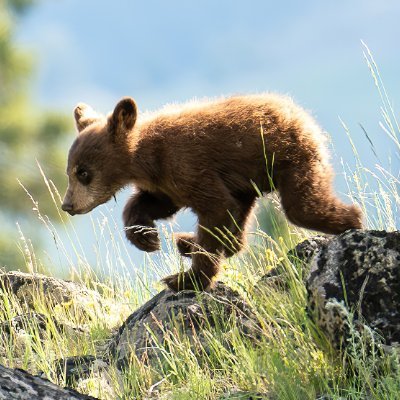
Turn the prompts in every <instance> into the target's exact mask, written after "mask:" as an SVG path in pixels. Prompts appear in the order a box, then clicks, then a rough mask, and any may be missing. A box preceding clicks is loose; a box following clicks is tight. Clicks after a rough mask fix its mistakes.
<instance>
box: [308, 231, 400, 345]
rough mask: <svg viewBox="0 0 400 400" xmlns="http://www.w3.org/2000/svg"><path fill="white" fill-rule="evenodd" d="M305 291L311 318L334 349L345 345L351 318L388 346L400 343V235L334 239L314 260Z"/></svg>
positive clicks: (378, 233)
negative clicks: (375, 334)
mask: <svg viewBox="0 0 400 400" xmlns="http://www.w3.org/2000/svg"><path fill="white" fill-rule="evenodd" d="M306 286H307V291H308V310H309V313H310V315H311V316H312V318H313V319H314V321H315V322H316V324H317V326H319V328H320V329H321V330H322V331H323V332H324V333H325V334H326V336H327V337H328V338H329V339H330V341H331V342H332V344H333V346H334V348H337V349H338V348H340V347H341V346H343V345H344V346H346V343H347V339H348V335H349V332H350V331H349V329H350V324H349V321H350V319H351V318H353V326H356V327H357V329H358V330H363V331H370V332H371V334H372V335H374V333H375V332H376V333H378V334H379V335H381V337H382V340H383V343H384V344H385V345H388V346H396V345H398V344H399V343H400V232H398V231H396V232H385V231H359V230H351V231H347V232H345V233H343V234H341V235H339V236H337V237H335V238H334V239H332V240H331V241H330V242H329V243H327V244H325V245H324V246H323V248H322V249H321V250H320V252H319V253H318V254H317V255H316V256H315V257H314V259H313V260H312V265H311V271H310V274H309V276H308V278H307V283H306ZM364 328H365V329H364Z"/></svg>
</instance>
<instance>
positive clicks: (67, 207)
mask: <svg viewBox="0 0 400 400" xmlns="http://www.w3.org/2000/svg"><path fill="white" fill-rule="evenodd" d="M61 209H62V210H63V211H66V212H70V211H72V210H73V209H74V207H73V205H72V203H63V204H62V206H61Z"/></svg>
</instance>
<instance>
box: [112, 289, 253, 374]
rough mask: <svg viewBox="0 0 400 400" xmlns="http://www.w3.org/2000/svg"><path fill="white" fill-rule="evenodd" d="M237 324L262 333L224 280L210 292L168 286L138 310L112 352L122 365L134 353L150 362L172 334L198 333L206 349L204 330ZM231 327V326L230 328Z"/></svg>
mask: <svg viewBox="0 0 400 400" xmlns="http://www.w3.org/2000/svg"><path fill="white" fill-rule="evenodd" d="M232 318H234V319H235V322H236V327H237V329H239V331H240V332H241V333H242V334H243V335H247V336H249V337H251V338H255V337H257V335H258V333H259V329H258V325H257V319H256V317H255V315H254V314H253V312H252V311H251V309H250V307H249V306H248V304H247V303H246V301H245V300H244V299H243V298H242V297H241V296H240V294H239V293H238V292H236V291H234V290H232V289H231V288H229V287H228V286H226V285H224V284H223V283H221V282H218V283H217V284H216V286H215V288H214V289H212V290H211V291H210V292H194V291H183V292H180V293H174V292H172V291H170V290H168V289H165V290H163V291H161V292H160V293H158V294H157V295H156V296H154V297H153V298H152V299H151V300H149V301H148V302H147V303H145V304H144V305H143V306H142V307H140V308H139V309H138V310H136V311H135V312H134V313H133V314H132V315H131V316H129V317H128V319H127V320H126V321H125V322H124V324H123V325H122V326H121V327H120V329H119V331H118V333H117V334H116V335H115V336H114V337H113V338H112V340H111V341H110V344H109V348H108V351H109V354H110V355H111V357H112V358H113V359H114V360H116V361H117V365H118V366H119V367H123V366H125V365H126V363H129V360H130V358H131V356H132V354H134V355H135V356H137V357H138V358H139V359H141V360H143V361H146V362H150V363H151V361H152V360H153V359H154V357H158V356H159V355H160V354H161V353H162V351H160V350H162V346H163V345H164V344H165V342H166V340H167V338H168V337H170V335H177V334H182V335H185V337H188V338H189V339H190V340H192V339H193V337H194V335H196V344H198V343H200V346H201V351H207V339H206V337H204V336H203V330H204V329H212V328H213V327H214V326H215V325H216V324H218V326H226V327H229V326H232V325H230V324H229V323H224V322H228V321H229V320H230V319H232ZM227 329H229V328H227Z"/></svg>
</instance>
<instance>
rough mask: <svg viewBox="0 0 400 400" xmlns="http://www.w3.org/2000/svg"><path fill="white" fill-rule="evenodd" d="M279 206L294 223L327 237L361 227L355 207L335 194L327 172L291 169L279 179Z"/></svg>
mask: <svg viewBox="0 0 400 400" xmlns="http://www.w3.org/2000/svg"><path fill="white" fill-rule="evenodd" d="M278 190H279V193H280V196H281V202H282V206H283V208H284V210H285V214H286V216H287V217H288V219H289V220H290V221H291V222H293V223H294V224H296V225H298V226H301V227H304V228H307V229H312V230H316V231H320V232H324V233H328V234H339V233H342V232H344V231H346V230H347V229H360V228H362V215H361V211H360V209H359V208H358V207H356V206H354V205H347V204H344V203H343V202H342V201H341V200H340V199H339V198H338V197H337V196H336V195H335V194H334V193H333V184H332V178H331V173H330V170H326V169H323V168H321V166H318V165H317V166H316V167H315V168H308V169H307V168H304V169H303V170H302V169H301V168H300V169H299V168H293V169H292V170H290V169H289V170H286V171H285V173H284V174H282V175H281V176H280V177H279V179H278Z"/></svg>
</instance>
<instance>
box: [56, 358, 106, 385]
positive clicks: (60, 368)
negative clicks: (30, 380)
mask: <svg viewBox="0 0 400 400" xmlns="http://www.w3.org/2000/svg"><path fill="white" fill-rule="evenodd" d="M107 367H108V364H107V362H106V361H104V360H102V359H99V358H97V357H95V356H91V355H86V356H72V357H66V358H61V359H58V360H56V361H55V362H54V369H55V372H56V374H57V376H58V377H60V378H65V382H66V384H67V385H68V386H71V385H73V384H74V383H76V382H77V381H79V380H82V379H86V378H88V377H89V376H90V374H92V373H93V371H95V370H98V369H99V368H103V369H107Z"/></svg>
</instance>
